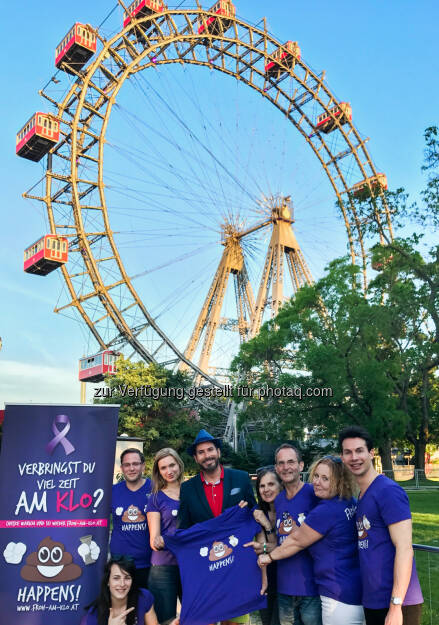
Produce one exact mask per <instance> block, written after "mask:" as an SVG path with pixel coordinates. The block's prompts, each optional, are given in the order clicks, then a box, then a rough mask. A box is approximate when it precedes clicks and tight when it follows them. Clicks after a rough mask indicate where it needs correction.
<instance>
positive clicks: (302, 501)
mask: <svg viewBox="0 0 439 625" xmlns="http://www.w3.org/2000/svg"><path fill="white" fill-rule="evenodd" d="M319 501H320V499H319V498H318V497H316V496H315V494H314V488H313V487H312V485H311V484H304V485H303V486H302V488H301V489H300V490H299V492H298V493H297V494H296V495H294V497H293V498H292V499H288V498H287V495H286V491H281V492H280V493H279V495H278V496H277V497H276V500H275V502H274V505H275V508H276V530H277V537H278V544H279V545H281V544H282V543H283V541H284V540H285V539H286V537H287V536H288V535H289V534H290V533H291V530H292V528H293V527H295V526H297V525H301V524H302V523H303V521H304V520H305V519H306V517H307V515H308V513H309V511H310V510H312V509H313V508H314V507H315V506H316V505H317V504H318V502H319ZM277 591H278V592H280V593H281V594H282V595H290V596H293V597H316V596H317V595H318V594H319V593H318V591H317V586H316V584H315V582H314V573H313V568H312V560H311V556H310V554H309V552H308V549H304V550H303V551H301V552H300V553H297V554H296V555H295V556H291V558H285V559H284V560H277Z"/></svg>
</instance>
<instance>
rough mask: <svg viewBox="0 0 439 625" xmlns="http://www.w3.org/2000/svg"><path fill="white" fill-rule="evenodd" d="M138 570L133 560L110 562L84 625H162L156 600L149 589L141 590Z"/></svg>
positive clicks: (85, 616)
mask: <svg viewBox="0 0 439 625" xmlns="http://www.w3.org/2000/svg"><path fill="white" fill-rule="evenodd" d="M135 571H136V569H135V566H134V561H133V560H132V559H131V558H125V557H123V556H122V557H120V558H119V557H118V558H112V559H111V560H109V561H108V562H107V564H106V566H105V570H104V577H103V578H102V583H101V591H100V593H99V597H98V598H97V599H96V600H95V601H93V603H92V604H91V605H89V606H88V607H87V608H86V609H87V614H84V616H83V618H82V620H81V625H158V621H157V616H156V614H155V611H154V605H153V602H154V598H153V596H152V595H151V593H150V592H149V591H148V590H146V589H144V588H138V587H137V585H136V583H135V582H134V574H135ZM172 625H178V621H177V620H176V621H175V623H173V624H172Z"/></svg>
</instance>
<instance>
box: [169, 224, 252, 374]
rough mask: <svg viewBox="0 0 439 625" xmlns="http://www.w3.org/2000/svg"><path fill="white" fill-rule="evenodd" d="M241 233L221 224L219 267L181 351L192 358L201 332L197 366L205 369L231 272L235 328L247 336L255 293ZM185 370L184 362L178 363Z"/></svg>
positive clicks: (220, 320)
mask: <svg viewBox="0 0 439 625" xmlns="http://www.w3.org/2000/svg"><path fill="white" fill-rule="evenodd" d="M242 236H243V233H241V232H239V231H238V230H237V229H236V228H235V226H233V225H232V224H223V226H222V237H221V239H222V240H221V245H223V246H224V252H223V254H222V257H221V260H220V263H219V265H218V269H217V271H216V273H215V276H214V278H213V281H212V284H211V286H210V289H209V292H208V294H207V297H206V299H205V301H204V304H203V307H202V309H201V312H200V314H199V316H198V319H197V322H196V324H195V327H194V330H193V332H192V335H191V337H190V339H189V342H188V345H187V347H186V350H185V352H184V354H185V357H186V359H187V360H192V358H193V355H194V353H195V350H196V349H197V346H198V344H199V342H200V340H201V335H202V334H203V332H204V341H203V346H202V349H201V355H200V358H199V361H198V367H199V369H201V370H202V371H207V369H208V364H209V358H210V354H211V352H212V347H213V342H214V339H215V334H216V331H217V329H218V328H219V327H221V326H222V325H224V323H225V322H224V320H222V319H221V309H222V306H223V302H224V296H225V294H226V289H227V284H228V281H229V277H230V274H232V275H233V276H234V282H235V296H236V307H237V329H238V332H239V336H240V339H241V342H242V341H244V340H245V339H246V338H247V335H248V332H249V328H250V323H251V319H252V317H253V311H254V306H255V305H254V296H253V291H252V288H251V285H250V282H249V279H248V274H247V269H246V266H245V261H244V255H243V252H242V249H241V243H240V240H241V238H242ZM180 369H181V370H183V371H184V370H188V369H189V367H188V366H187V364H185V363H182V364H181V365H180Z"/></svg>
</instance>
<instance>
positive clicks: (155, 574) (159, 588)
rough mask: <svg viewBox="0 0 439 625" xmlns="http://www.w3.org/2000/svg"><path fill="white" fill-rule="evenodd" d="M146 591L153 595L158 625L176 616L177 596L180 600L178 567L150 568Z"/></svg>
mask: <svg viewBox="0 0 439 625" xmlns="http://www.w3.org/2000/svg"><path fill="white" fill-rule="evenodd" d="M148 589H149V591H150V592H151V593H152V594H153V595H154V609H155V612H156V614H157V620H158V622H159V623H165V622H166V621H169V620H171V619H173V618H175V615H176V614H177V596H178V597H180V599H181V581H180V572H179V569H178V566H176V565H172V564H163V565H157V566H151V569H150V571H149V579H148Z"/></svg>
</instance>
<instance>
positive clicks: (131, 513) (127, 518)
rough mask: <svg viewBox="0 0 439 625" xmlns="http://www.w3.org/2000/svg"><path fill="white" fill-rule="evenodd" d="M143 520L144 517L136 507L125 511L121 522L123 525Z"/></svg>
mask: <svg viewBox="0 0 439 625" xmlns="http://www.w3.org/2000/svg"><path fill="white" fill-rule="evenodd" d="M144 520H145V516H144V515H143V514H142V513H141V511H140V510H139V508H138V507H137V506H130V507H129V508H127V509H126V510H125V512H124V513H123V516H122V521H124V523H141V522H142V521H144Z"/></svg>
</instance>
